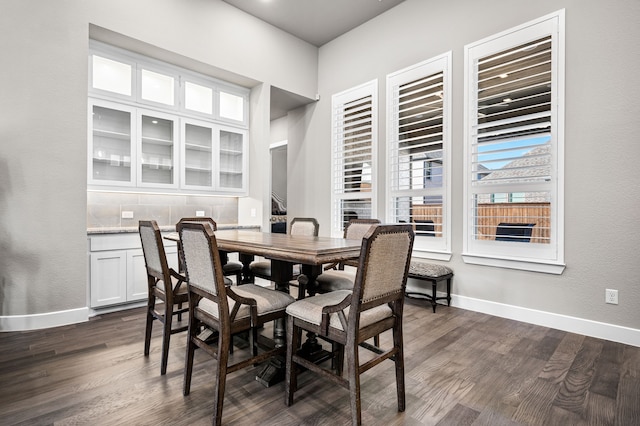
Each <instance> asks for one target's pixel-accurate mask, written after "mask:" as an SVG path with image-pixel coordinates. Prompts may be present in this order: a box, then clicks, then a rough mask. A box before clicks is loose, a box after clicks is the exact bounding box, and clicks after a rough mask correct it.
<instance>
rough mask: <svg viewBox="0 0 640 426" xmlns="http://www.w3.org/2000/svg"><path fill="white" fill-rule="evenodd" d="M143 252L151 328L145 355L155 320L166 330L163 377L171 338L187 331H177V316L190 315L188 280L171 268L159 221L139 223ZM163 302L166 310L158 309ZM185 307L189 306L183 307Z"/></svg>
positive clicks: (184, 326)
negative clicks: (175, 323)
mask: <svg viewBox="0 0 640 426" xmlns="http://www.w3.org/2000/svg"><path fill="white" fill-rule="evenodd" d="M138 230H139V232H140V240H141V241H142V251H143V254H144V261H145V266H146V270H147V284H148V292H149V295H148V298H147V325H146V328H145V337H144V355H145V356H149V348H150V346H151V330H152V327H153V321H154V320H158V321H160V322H161V323H162V324H163V326H162V327H163V328H162V361H161V364H160V374H166V373H167V360H168V358H169V341H170V339H171V335H172V334H175V333H179V332H182V331H185V330H186V329H187V326H186V325H183V326H179V327H175V328H173V326H172V323H173V317H174V316H175V315H179V316H180V318H181V316H182V313H184V312H187V310H188V309H187V308H186V303H187V299H188V296H187V284H186V283H185V277H184V276H183V275H180V274H179V273H177V272H176V271H174V270H173V269H171V268H169V265H168V263H167V255H166V253H165V251H164V244H163V243H162V235H161V234H160V228H159V227H158V224H157V223H156V221H155V220H141V221H140V222H139V224H138ZM158 299H159V300H161V301H162V302H163V303H162V310H160V309H156V301H157V300H158ZM183 304H184V305H185V307H184V308H183V307H182V306H183Z"/></svg>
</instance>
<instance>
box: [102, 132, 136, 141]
mask: <svg viewBox="0 0 640 426" xmlns="http://www.w3.org/2000/svg"><path fill="white" fill-rule="evenodd" d="M93 135H94V136H102V137H107V138H111V139H122V140H127V141H128V140H131V135H130V134H129V133H122V132H114V131H112V130H102V129H93Z"/></svg>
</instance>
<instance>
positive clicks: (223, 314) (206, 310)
mask: <svg viewBox="0 0 640 426" xmlns="http://www.w3.org/2000/svg"><path fill="white" fill-rule="evenodd" d="M178 233H179V235H180V241H181V243H182V250H183V256H184V265H185V272H186V275H187V282H188V290H189V292H188V294H189V331H188V340H187V353H186V357H185V370H184V388H183V393H184V395H185V396H186V395H189V393H190V390H191V375H192V372H193V360H194V352H195V350H196V348H201V349H203V350H204V351H205V352H207V353H208V354H209V355H211V356H212V357H213V358H215V359H216V360H217V362H216V367H215V378H214V395H215V396H214V404H213V424H215V425H219V424H221V421H222V406H223V402H224V393H225V384H226V377H227V374H229V373H233V372H235V371H237V370H240V369H242V368H245V367H248V366H250V365H253V364H256V363H260V362H262V361H265V360H267V359H268V358H270V357H272V356H274V355H278V354H283V353H284V351H285V349H286V348H285V346H274V347H273V348H272V349H267V350H264V351H263V352H262V353H260V351H259V348H258V345H257V337H258V328H260V327H262V326H263V325H264V324H265V323H267V322H269V321H273V320H275V319H282V318H284V317H285V309H286V307H287V306H288V305H289V304H290V303H292V302H293V301H294V299H293V297H291V296H289V295H288V294H286V293H284V292H279V291H275V290H270V289H267V288H263V287H260V286H257V285H254V284H243V285H241V286H225V283H224V276H223V274H222V264H221V262H220V253H219V251H218V245H217V243H216V238H215V234H214V232H213V230H212V229H211V227H210V226H209V225H208V224H205V223H195V222H185V223H182V224H181V225H180V226H179V231H178ZM207 330H208V332H207ZM245 331H248V332H249V333H248V334H249V350H250V354H249V356H248V357H245V358H242V359H239V358H238V357H239V356H240V354H234V359H233V361H234V363H233V364H231V363H230V359H229V353H230V348H231V344H232V342H231V336H233V335H234V334H238V333H241V332H245ZM216 333H217V336H218V337H217V339H209V338H208V337H209V336H211V335H215V334H216Z"/></svg>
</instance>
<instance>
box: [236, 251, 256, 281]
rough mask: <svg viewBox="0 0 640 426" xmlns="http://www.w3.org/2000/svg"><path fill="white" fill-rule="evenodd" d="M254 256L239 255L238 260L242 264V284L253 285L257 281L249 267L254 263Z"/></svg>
mask: <svg viewBox="0 0 640 426" xmlns="http://www.w3.org/2000/svg"><path fill="white" fill-rule="evenodd" d="M253 259H254V256H253V255H252V254H247V253H238V260H240V263H242V284H251V283H253V282H254V281H255V279H254V277H253V274H252V273H251V269H250V268H249V265H251V262H253Z"/></svg>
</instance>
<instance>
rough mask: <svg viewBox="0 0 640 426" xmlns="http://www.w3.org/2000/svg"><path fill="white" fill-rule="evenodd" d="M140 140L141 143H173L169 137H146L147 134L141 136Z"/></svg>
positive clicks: (167, 144) (169, 144) (168, 144)
mask: <svg viewBox="0 0 640 426" xmlns="http://www.w3.org/2000/svg"><path fill="white" fill-rule="evenodd" d="M142 142H143V143H151V144H155V145H166V146H171V145H173V143H174V142H173V141H172V140H170V139H160V138H150V137H147V136H143V137H142Z"/></svg>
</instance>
